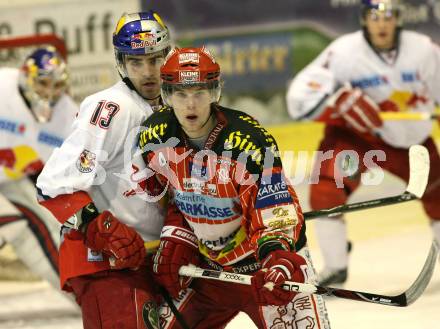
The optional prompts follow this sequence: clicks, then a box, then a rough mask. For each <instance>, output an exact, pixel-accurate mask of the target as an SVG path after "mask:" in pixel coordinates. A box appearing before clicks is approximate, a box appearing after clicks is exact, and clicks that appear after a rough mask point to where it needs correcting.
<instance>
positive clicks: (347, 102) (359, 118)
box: [328, 87, 383, 133]
mask: <svg viewBox="0 0 440 329" xmlns="http://www.w3.org/2000/svg"><path fill="white" fill-rule="evenodd" d="M328 106H329V107H332V108H333V109H334V111H335V112H336V113H337V114H338V115H339V116H340V117H342V118H343V119H344V120H345V121H346V122H347V124H348V125H349V126H350V127H352V128H353V129H355V130H357V131H358V132H361V133H365V132H368V131H370V130H373V129H374V128H379V127H381V126H382V125H383V121H382V119H381V118H380V116H379V112H380V108H379V106H378V105H377V104H376V103H375V102H374V101H373V100H372V99H371V98H370V97H369V96H367V95H365V94H364V93H363V92H362V91H361V90H360V89H359V88H354V89H353V88H351V87H342V88H340V89H339V90H338V91H337V92H336V93H335V95H333V96H332V99H331V100H330V102H329V104H328Z"/></svg>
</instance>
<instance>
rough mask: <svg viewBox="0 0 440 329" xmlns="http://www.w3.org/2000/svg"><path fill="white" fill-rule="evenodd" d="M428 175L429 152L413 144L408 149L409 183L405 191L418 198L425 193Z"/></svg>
mask: <svg viewBox="0 0 440 329" xmlns="http://www.w3.org/2000/svg"><path fill="white" fill-rule="evenodd" d="M428 176H429V153H428V150H427V149H426V147H424V146H422V145H413V146H411V148H410V149H409V183H408V187H407V189H406V191H407V192H409V193H412V194H414V195H415V196H416V197H418V198H419V199H420V198H421V197H422V195H423V193H425V189H426V185H427V184H428Z"/></svg>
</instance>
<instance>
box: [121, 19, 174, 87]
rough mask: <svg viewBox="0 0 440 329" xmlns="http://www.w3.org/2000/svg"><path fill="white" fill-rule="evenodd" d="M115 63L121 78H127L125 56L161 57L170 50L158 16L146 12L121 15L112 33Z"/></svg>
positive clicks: (163, 25)
mask: <svg viewBox="0 0 440 329" xmlns="http://www.w3.org/2000/svg"><path fill="white" fill-rule="evenodd" d="M113 46H114V49H115V57H116V63H117V67H118V71H119V74H120V75H121V76H122V78H130V77H128V73H127V69H126V66H125V58H126V56H127V55H145V54H153V53H157V52H163V57H165V56H166V54H167V53H168V52H169V50H170V49H171V46H170V35H169V31H168V28H167V27H166V26H165V24H164V23H163V21H162V19H161V18H160V16H159V15H158V14H157V13H156V12H154V11H152V10H150V11H148V12H140V13H132V14H126V13H125V14H123V15H122V16H121V18H120V19H119V21H118V23H117V25H116V30H115V32H114V33H113Z"/></svg>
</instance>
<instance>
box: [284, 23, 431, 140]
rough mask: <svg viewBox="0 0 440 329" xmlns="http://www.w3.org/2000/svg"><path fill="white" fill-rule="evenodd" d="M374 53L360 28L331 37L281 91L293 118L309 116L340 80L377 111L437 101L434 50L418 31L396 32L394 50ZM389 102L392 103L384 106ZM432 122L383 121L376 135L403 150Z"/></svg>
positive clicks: (419, 108) (414, 108)
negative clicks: (285, 90) (367, 98)
mask: <svg viewBox="0 0 440 329" xmlns="http://www.w3.org/2000/svg"><path fill="white" fill-rule="evenodd" d="M389 55H390V57H391V58H387V57H386V55H384V54H381V55H379V54H378V53H377V52H375V50H374V49H373V48H372V47H371V46H370V44H369V43H368V42H367V41H366V39H365V37H364V36H363V32H362V31H357V32H354V33H351V34H347V35H344V36H341V37H340V38H338V39H336V40H335V41H333V42H332V43H331V44H330V45H329V46H328V47H327V48H326V49H325V50H324V51H323V52H322V53H321V54H320V55H319V56H318V57H317V58H316V59H315V60H314V61H313V62H312V63H310V64H309V65H308V66H307V67H306V68H304V69H303V70H302V71H301V72H300V73H299V74H298V75H297V76H296V77H295V79H294V80H293V81H292V83H291V84H290V87H289V90H288V93H287V106H288V111H289V114H290V115H291V116H292V117H293V118H294V119H315V118H317V117H318V116H319V115H320V114H321V113H322V111H323V110H324V108H325V105H326V101H327V97H328V96H330V95H332V94H333V93H334V92H335V91H336V90H337V89H338V88H339V87H341V86H343V85H344V84H347V83H349V84H351V85H352V86H353V87H358V88H360V89H361V90H362V91H363V92H364V93H365V94H367V95H368V96H370V97H371V98H372V99H373V100H374V101H375V102H376V103H377V104H379V105H380V107H381V110H382V111H387V110H398V111H402V112H408V111H411V112H428V113H432V112H433V111H434V109H435V103H440V93H439V92H438V86H440V48H439V47H438V46H437V45H435V44H434V43H433V42H432V40H431V39H430V38H429V37H428V36H425V35H423V34H420V33H417V32H413V31H402V32H401V33H400V39H399V44H398V48H397V50H396V52H394V53H393V52H390V53H389ZM390 104H392V106H390ZM431 131H432V121H431V120H425V121H422V120H420V121H385V122H384V125H383V126H382V127H381V128H379V129H378V131H377V132H378V134H379V136H380V138H381V139H382V140H383V141H384V142H385V143H387V144H389V145H391V146H394V147H401V148H407V147H409V146H410V145H413V144H420V143H423V141H425V140H426V138H428V137H429V135H430V134H431Z"/></svg>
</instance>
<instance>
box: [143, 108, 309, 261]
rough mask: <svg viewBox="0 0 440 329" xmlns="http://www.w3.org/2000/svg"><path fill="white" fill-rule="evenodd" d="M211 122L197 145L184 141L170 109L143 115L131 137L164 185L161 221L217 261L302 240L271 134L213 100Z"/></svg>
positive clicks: (295, 202)
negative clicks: (186, 233) (189, 234)
mask: <svg viewBox="0 0 440 329" xmlns="http://www.w3.org/2000/svg"><path fill="white" fill-rule="evenodd" d="M212 111H214V113H215V115H216V118H217V125H216V126H215V127H214V129H213V130H212V131H211V133H210V135H209V136H208V138H207V140H206V142H205V146H204V148H203V149H202V150H197V149H195V148H194V147H192V146H191V145H190V144H189V142H188V140H187V138H186V136H185V134H184V133H183V131H182V129H181V128H180V126H179V124H178V121H177V119H176V117H175V116H174V114H173V112H172V110H170V109H164V110H162V111H160V112H157V113H154V114H153V115H152V116H150V117H149V118H148V119H147V121H146V122H145V124H144V126H145V127H144V128H143V131H142V132H141V134H140V137H139V147H140V148H141V149H142V152H143V157H144V160H145V162H146V163H147V164H148V166H149V167H150V168H151V169H152V170H153V171H155V172H156V173H157V174H158V177H159V180H160V181H161V182H162V184H164V185H168V191H169V194H170V197H171V198H170V206H169V210H168V216H167V219H166V221H165V225H171V226H180V227H190V228H191V229H192V231H194V233H195V235H196V236H197V238H198V243H199V249H200V252H201V253H202V254H203V255H204V256H205V257H208V258H209V259H211V260H213V261H215V262H217V263H218V264H221V265H231V264H234V263H235V262H237V261H239V260H241V259H244V258H246V257H248V256H249V255H251V254H253V253H254V252H255V251H256V250H257V248H258V246H259V245H261V244H263V243H264V242H265V241H268V240H271V241H272V242H276V243H279V244H281V245H283V246H284V248H290V249H293V248H297V249H300V248H301V247H302V246H303V245H304V244H305V225H304V220H303V216H302V211H301V208H300V205H299V202H298V198H297V196H296V194H295V191H294V189H293V187H292V186H291V185H290V184H289V182H288V180H287V179H286V177H285V176H284V173H283V169H282V165H281V160H280V158H279V154H278V148H277V145H276V142H275V140H274V139H273V137H272V136H271V135H270V134H269V133H268V132H267V131H266V130H265V129H264V128H262V127H261V126H260V124H259V123H258V122H257V121H256V120H254V119H253V118H252V117H250V116H249V115H247V114H245V113H243V112H239V111H235V110H231V109H227V108H223V107H220V106H217V105H216V106H213V107H212Z"/></svg>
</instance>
